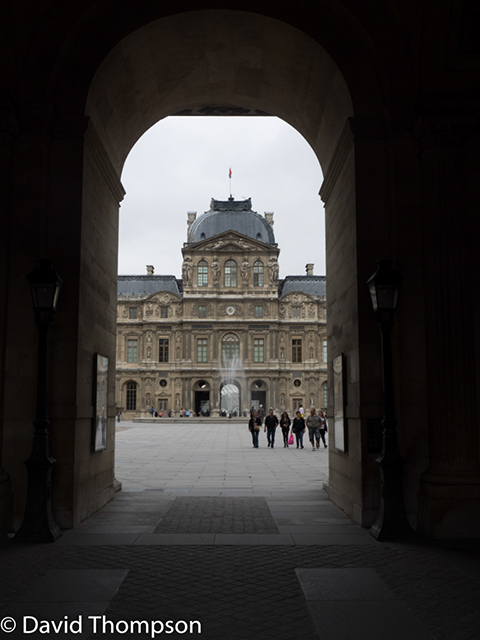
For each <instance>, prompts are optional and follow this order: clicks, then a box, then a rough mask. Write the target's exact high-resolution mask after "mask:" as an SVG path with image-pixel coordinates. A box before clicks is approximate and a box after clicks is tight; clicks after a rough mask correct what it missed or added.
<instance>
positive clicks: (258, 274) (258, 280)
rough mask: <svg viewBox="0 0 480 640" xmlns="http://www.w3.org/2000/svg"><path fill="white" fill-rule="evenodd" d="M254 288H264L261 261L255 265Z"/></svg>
mask: <svg viewBox="0 0 480 640" xmlns="http://www.w3.org/2000/svg"><path fill="white" fill-rule="evenodd" d="M253 286H254V287H263V262H262V261H261V260H257V261H256V262H254V263H253Z"/></svg>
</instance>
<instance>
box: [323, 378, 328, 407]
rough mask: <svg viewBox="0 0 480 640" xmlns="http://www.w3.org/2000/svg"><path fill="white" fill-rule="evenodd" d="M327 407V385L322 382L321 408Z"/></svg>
mask: <svg viewBox="0 0 480 640" xmlns="http://www.w3.org/2000/svg"><path fill="white" fill-rule="evenodd" d="M327 407H328V386H327V383H326V382H324V383H323V408H324V409H326V408H327Z"/></svg>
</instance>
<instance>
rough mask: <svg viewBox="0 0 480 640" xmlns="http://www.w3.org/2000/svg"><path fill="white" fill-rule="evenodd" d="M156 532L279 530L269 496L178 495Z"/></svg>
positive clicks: (254, 531) (265, 531)
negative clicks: (266, 497)
mask: <svg viewBox="0 0 480 640" xmlns="http://www.w3.org/2000/svg"><path fill="white" fill-rule="evenodd" d="M154 533H278V529H277V525H276V524H275V521H274V519H273V518H272V514H271V513H270V509H269V508H268V505H267V502H266V500H265V498H239V497H234V496H230V497H210V498H194V497H182V496H177V497H176V498H175V501H174V502H173V504H172V506H171V507H170V509H169V510H168V511H167V513H166V514H165V515H164V516H163V518H162V520H161V521H160V524H159V525H158V527H157V528H156V529H155V531H154Z"/></svg>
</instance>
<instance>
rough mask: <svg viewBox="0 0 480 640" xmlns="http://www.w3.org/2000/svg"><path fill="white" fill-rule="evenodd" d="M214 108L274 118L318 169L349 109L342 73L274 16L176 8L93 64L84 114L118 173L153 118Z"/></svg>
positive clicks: (318, 49)
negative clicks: (305, 147)
mask: <svg viewBox="0 0 480 640" xmlns="http://www.w3.org/2000/svg"><path fill="white" fill-rule="evenodd" d="M218 108H226V111H227V112H228V113H235V112H238V110H239V111H240V113H244V112H245V111H247V112H248V113H252V114H257V113H263V114H268V115H275V116H278V117H280V118H282V119H283V120H285V121H286V122H288V123H289V124H290V125H292V126H293V127H294V128H295V129H297V130H298V131H299V132H300V133H301V134H302V135H303V136H304V137H305V139H306V140H307V141H308V142H309V143H310V145H311V146H312V147H313V149H314V150H315V152H316V153H317V156H318V158H319V160H320V163H321V164H322V168H323V170H324V171H325V170H326V169H327V168H328V164H329V161H330V159H331V157H332V155H333V152H334V150H335V147H336V144H337V141H338V139H339V138H340V135H341V132H342V130H343V128H344V126H345V121H346V118H348V117H350V116H352V115H353V107H352V101H351V99H350V95H349V91H348V88H347V85H346V82H345V80H344V78H343V76H342V74H341V73H340V71H339V69H338V67H337V66H336V64H335V63H334V61H333V60H332V58H331V57H330V56H329V55H328V53H327V52H326V51H325V50H324V49H323V48H322V47H321V46H320V45H319V44H318V43H317V42H315V41H314V40H313V39H312V38H310V37H309V36H307V35H306V34H305V33H303V32H302V31H299V30H298V29H296V28H294V27H292V26H289V25H287V24H286V23H284V22H280V21H279V20H275V19H272V18H268V17H265V16H261V15H257V14H252V13H247V12H239V11H198V12H189V13H183V14H178V15H174V16H170V17H167V18H162V19H160V20H156V21H154V22H151V23H149V24H146V25H145V26H143V27H141V28H139V29H137V30H135V31H134V32H133V33H131V34H130V35H128V36H127V37H125V38H124V39H123V40H122V41H121V42H120V43H119V44H117V45H116V46H115V47H114V48H113V49H112V50H111V51H110V53H109V54H108V55H107V57H106V58H105V59H104V60H103V62H102V64H101V65H100V66H99V68H98V69H97V72H96V74H95V76H94V78H93V81H92V83H91V86H90V90H89V94H88V99H87V104H86V115H87V116H89V117H90V119H91V122H92V124H93V126H94V128H95V130H96V132H97V134H98V135H99V136H100V137H101V139H102V141H103V143H104V144H105V147H106V149H107V151H108V153H109V155H110V157H111V159H112V162H113V164H114V166H115V167H116V168H117V170H118V172H119V173H120V172H121V169H122V166H123V163H124V161H125V159H126V157H127V155H128V153H129V151H130V149H131V148H132V147H133V145H134V144H135V142H136V141H137V140H138V139H139V137H140V136H141V135H142V134H143V133H144V132H145V131H146V130H147V129H149V128H150V127H151V126H152V125H154V124H155V123H156V122H158V121H159V120H160V119H162V118H164V117H166V116H168V115H175V114H180V113H190V112H194V113H199V112H205V110H206V111H207V112H214V113H218ZM202 110H204V111H202Z"/></svg>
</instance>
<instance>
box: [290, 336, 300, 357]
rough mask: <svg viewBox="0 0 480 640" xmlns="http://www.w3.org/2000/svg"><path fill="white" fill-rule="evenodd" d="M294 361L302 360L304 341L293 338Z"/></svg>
mask: <svg viewBox="0 0 480 640" xmlns="http://www.w3.org/2000/svg"><path fill="white" fill-rule="evenodd" d="M292 362H302V341H301V340H300V339H298V338H296V339H295V340H292Z"/></svg>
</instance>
